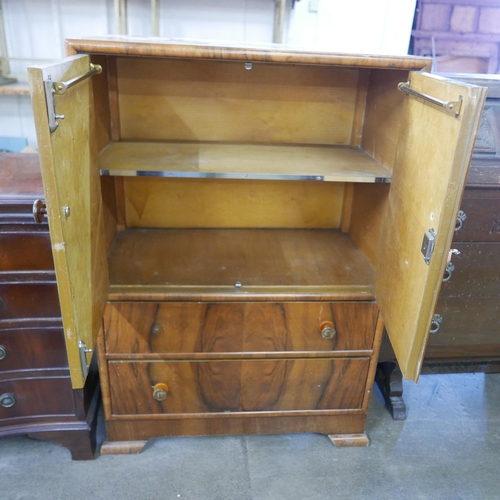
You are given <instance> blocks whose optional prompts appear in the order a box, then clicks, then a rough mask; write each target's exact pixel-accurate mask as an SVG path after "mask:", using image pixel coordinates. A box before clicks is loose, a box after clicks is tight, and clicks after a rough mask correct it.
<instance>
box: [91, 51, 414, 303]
mask: <svg viewBox="0 0 500 500" xmlns="http://www.w3.org/2000/svg"><path fill="white" fill-rule="evenodd" d="M92 60H93V62H95V63H99V64H101V65H102V66H103V75H101V76H102V77H100V78H95V79H93V82H92V83H93V92H94V105H95V110H96V112H95V130H96V149H97V150H98V158H97V163H98V168H99V170H100V173H101V189H102V198H103V202H104V221H105V228H106V240H107V248H108V255H109V257H108V259H109V273H110V286H111V298H113V297H115V298H123V296H124V294H125V295H128V296H130V294H138V297H140V296H141V295H144V294H151V293H156V294H160V295H161V294H162V293H165V294H166V293H177V294H180V295H181V296H182V297H184V298H186V297H188V296H189V294H191V296H193V295H192V294H195V296H199V294H200V293H202V292H203V293H208V291H213V292H214V293H219V294H221V296H224V295H227V297H228V300H233V299H234V300H238V298H239V297H241V298H242V300H245V299H248V298H249V297H255V298H256V299H257V300H258V297H269V296H273V295H276V294H279V295H284V296H287V295H289V296H290V297H294V298H295V300H303V299H307V298H311V297H314V296H316V297H317V296H318V294H321V295H322V297H323V298H324V297H328V298H329V299H331V298H332V297H340V296H342V297H344V298H345V297H349V298H351V299H355V300H360V299H364V300H370V299H373V298H374V292H373V285H374V280H375V272H376V267H377V251H376V249H377V245H378V239H379V238H380V235H381V233H382V229H383V222H384V212H385V205H386V201H387V195H388V192H389V189H390V181H391V177H392V175H393V168H394V161H395V157H396V149H397V143H398V135H399V128H400V124H401V121H402V110H403V102H404V99H405V96H404V94H403V93H401V92H398V90H397V84H398V83H399V82H402V81H406V80H407V79H408V71H407V70H391V69H377V68H354V67H344V66H337V67H336V66H311V65H300V64H276V63H264V62H257V63H253V64H252V67H251V69H246V67H245V62H244V61H231V62H229V61H224V62H223V61H216V60H203V59H160V58H155V59H154V60H153V59H152V58H147V57H126V56H123V57H122V56H120V57H116V56H92ZM247 67H248V65H247ZM281 287H283V288H281ZM325 294H326V295H325Z"/></svg>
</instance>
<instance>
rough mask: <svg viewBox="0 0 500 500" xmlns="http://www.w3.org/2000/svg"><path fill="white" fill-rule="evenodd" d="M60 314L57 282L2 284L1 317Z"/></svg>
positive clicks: (0, 288) (39, 316) (51, 315)
mask: <svg viewBox="0 0 500 500" xmlns="http://www.w3.org/2000/svg"><path fill="white" fill-rule="evenodd" d="M60 316H61V309H60V307H59V297H58V295H57V285H56V283H52V282H51V283H1V284H0V319H14V318H58V317H60Z"/></svg>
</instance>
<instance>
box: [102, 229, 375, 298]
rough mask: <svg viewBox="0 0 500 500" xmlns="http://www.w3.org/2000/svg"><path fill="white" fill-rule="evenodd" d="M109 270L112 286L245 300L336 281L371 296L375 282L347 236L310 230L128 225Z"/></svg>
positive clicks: (332, 284) (313, 289) (332, 285)
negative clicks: (254, 295)
mask: <svg viewBox="0 0 500 500" xmlns="http://www.w3.org/2000/svg"><path fill="white" fill-rule="evenodd" d="M109 269H110V279H111V283H112V284H113V285H117V286H120V285H124V286H129V285H133V286H139V287H142V288H143V289H144V292H145V293H147V290H148V287H151V286H153V287H154V286H160V287H164V288H165V290H168V288H169V287H171V288H172V289H178V288H183V287H185V288H186V289H187V290H189V289H193V291H196V290H200V289H205V290H206V291H209V290H210V289H212V288H214V289H220V290H221V291H225V293H226V294H228V296H236V295H239V296H240V297H243V298H244V297H245V295H246V294H247V293H249V292H252V291H259V290H260V291H261V293H265V292H266V290H267V292H268V293H269V290H272V289H273V288H275V289H276V288H278V289H280V288H281V289H282V291H283V293H285V294H286V293H290V289H291V290H292V293H296V292H297V289H299V288H301V287H303V288H304V290H303V293H306V292H307V291H309V293H312V292H314V293H319V294H321V291H322V288H329V289H333V288H335V287H340V288H344V289H350V290H356V289H359V290H361V291H364V292H366V293H368V294H369V291H370V289H371V286H372V284H373V280H374V273H373V270H372V268H371V267H370V265H369V264H368V262H367V261H366V258H365V257H364V255H363V254H362V253H361V251H360V250H359V249H358V248H357V247H356V246H355V245H354V244H353V242H352V240H351V239H350V237H349V236H348V235H346V234H343V233H341V232H340V231H334V230H315V229H310V230H307V229H306V230H299V229H290V230H287V229H282V230H276V229H241V230H240V229H229V230H224V229H220V230H219V229H199V230H197V229H128V230H126V231H124V232H122V233H120V234H119V235H118V238H117V240H116V243H115V246H114V247H113V249H112V251H111V253H110V257H109ZM236 282H240V283H242V286H241V287H240V288H238V287H235V286H234V285H235V283H236ZM222 295H224V294H222Z"/></svg>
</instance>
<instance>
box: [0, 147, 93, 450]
mask: <svg viewBox="0 0 500 500" xmlns="http://www.w3.org/2000/svg"><path fill="white" fill-rule="evenodd" d="M37 198H43V188H42V179H41V175H40V164H39V161H38V155H34V154H10V153H0V249H1V252H0V437H2V436H12V435H16V434H28V435H29V436H31V437H34V438H37V439H44V440H50V441H55V442H57V443H59V444H62V445H63V446H66V447H67V448H69V450H70V451H71V455H72V457H73V459H75V460H85V459H90V458H92V457H93V455H94V450H95V424H96V416H97V406H98V395H99V388H98V380H97V373H96V370H95V369H94V370H93V375H92V376H91V377H89V379H88V380H87V383H86V384H85V387H84V388H82V389H77V390H73V389H72V387H71V379H70V375H69V369H68V358H67V354H66V345H65V341H64V330H63V326H62V321H61V311H60V307H59V299H58V295H57V285H56V279H55V274H54V264H53V259H52V248H51V244H50V236H49V230H48V226H47V222H46V221H44V222H43V223H41V224H37V223H35V221H34V218H33V213H32V210H33V202H34V201H35V200H36V199H37Z"/></svg>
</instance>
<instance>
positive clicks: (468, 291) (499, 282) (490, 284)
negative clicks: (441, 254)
mask: <svg viewBox="0 0 500 500" xmlns="http://www.w3.org/2000/svg"><path fill="white" fill-rule="evenodd" d="M453 247H454V248H456V249H457V250H459V251H460V254H459V255H454V256H453V259H452V261H451V264H452V265H453V268H452V270H447V271H446V272H445V278H448V279H447V281H443V286H442V287H441V292H440V297H499V298H500V244H498V243H455V244H454V245H453Z"/></svg>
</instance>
